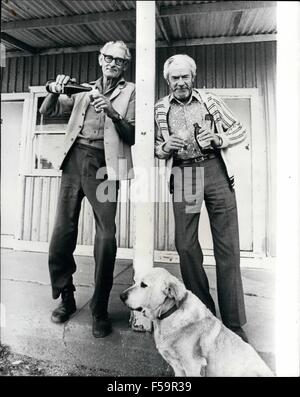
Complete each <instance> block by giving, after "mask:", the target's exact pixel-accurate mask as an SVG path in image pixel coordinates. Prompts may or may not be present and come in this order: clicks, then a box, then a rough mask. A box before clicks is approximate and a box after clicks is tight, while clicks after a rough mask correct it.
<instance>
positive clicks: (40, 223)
mask: <svg viewBox="0 0 300 397" xmlns="http://www.w3.org/2000/svg"><path fill="white" fill-rule="evenodd" d="M175 53H186V54H188V55H190V56H192V57H193V58H194V59H195V61H196V63H197V66H198V70H197V77H196V86H197V87H199V88H201V87H205V88H258V89H259V93H260V95H262V98H263V104H264V109H263V111H264V120H266V136H267V148H268V153H267V156H268V157H269V159H268V167H269V173H268V183H269V185H270V186H271V188H269V205H268V206H267V207H268V210H267V211H268V213H267V215H266V216H267V224H268V229H269V230H268V237H269V239H268V240H269V241H271V243H269V244H271V245H270V246H269V247H267V251H268V252H271V253H272V252H274V247H273V244H274V241H275V239H274V237H273V235H272V234H273V230H274V229H275V227H274V219H273V216H271V214H272V213H273V209H274V206H275V202H274V200H273V199H272V200H271V197H272V196H273V194H272V189H274V178H275V174H274V169H275V148H276V145H275V139H276V135H275V119H276V117H275V116H276V113H275V82H276V71H275V68H276V42H259V43H245V44H224V45H209V46H193V47H190V46H187V47H175V48H158V49H157V56H156V70H157V74H156V96H157V97H161V96H163V95H165V94H166V93H167V86H166V84H165V82H164V80H163V76H162V70H163V63H164V61H165V60H166V59H167V58H168V57H169V56H171V55H173V54H175ZM133 55H134V53H133ZM97 56H98V53H97V52H91V53H75V54H59V55H43V56H34V57H18V58H8V59H7V63H6V68H4V69H3V68H2V76H1V89H2V92H3V93H6V92H27V91H28V87H29V86H37V85H44V84H45V82H46V81H47V80H48V79H51V78H54V77H55V76H56V75H57V74H58V73H65V74H69V75H71V76H72V77H75V78H76V79H77V81H79V82H85V81H92V80H94V79H96V78H97V76H99V74H100V68H99V66H98V63H97ZM133 59H134V56H133ZM134 75H135V70H134V62H132V64H131V67H130V68H129V70H127V71H126V78H127V79H128V80H130V81H134ZM58 184H59V180H57V178H51V177H48V178H47V177H43V178H41V177H28V178H26V189H25V191H26V194H25V202H24V206H25V207H24V213H25V217H24V228H23V238H24V239H25V240H35V241H47V240H48V239H49V234H50V232H51V228H52V224H53V217H54V211H55V209H54V208H53V203H55V197H57V191H58V190H57V189H58ZM159 186H160V187H159V189H160V190H161V192H160V194H165V187H164V186H162V184H161V183H160V184H159ZM123 190H127V187H124V189H123ZM122 194H124V191H123V193H122ZM127 194H128V192H127V191H126V192H125V195H127ZM155 210H156V224H157V226H159V227H156V230H158V233H157V234H156V237H155V247H156V249H159V250H174V249H175V248H174V223H173V216H172V213H171V209H170V207H169V205H168V204H167V203H159V204H156V208H155ZM48 214H49V215H50V216H48ZM130 218H132V208H131V205H130V204H125V203H122V204H120V205H119V209H118V219H117V221H118V222H117V223H118V244H119V246H120V247H131V246H132V223H131V224H130V228H129V229H128V219H130ZM93 222H94V221H93V219H92V213H91V209H90V207H89V205H88V203H86V204H84V206H83V211H82V214H81V218H80V228H79V237H78V238H79V240H78V242H79V243H81V244H88V245H90V244H92V239H93V228H94V224H93Z"/></svg>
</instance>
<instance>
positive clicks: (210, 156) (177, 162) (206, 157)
mask: <svg viewBox="0 0 300 397" xmlns="http://www.w3.org/2000/svg"><path fill="white" fill-rule="evenodd" d="M215 157H217V155H216V154H215V153H206V154H203V155H202V156H199V157H195V158H193V159H174V161H173V165H191V164H197V163H201V162H203V161H205V160H210V159H214V158H215Z"/></svg>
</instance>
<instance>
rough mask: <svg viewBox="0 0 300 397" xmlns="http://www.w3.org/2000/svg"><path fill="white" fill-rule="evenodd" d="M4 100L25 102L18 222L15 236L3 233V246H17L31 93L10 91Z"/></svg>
mask: <svg viewBox="0 0 300 397" xmlns="http://www.w3.org/2000/svg"><path fill="white" fill-rule="evenodd" d="M3 102H23V115H22V124H21V133H20V151H19V166H18V179H17V186H16V194H17V200H18V205H17V213H18V215H17V222H16V225H15V234H14V237H10V236H5V235H3V236H2V235H1V247H2V246H3V247H5V248H15V247H16V242H17V240H20V239H21V235H22V230H21V228H22V217H23V198H24V193H25V192H24V188H25V169H26V153H25V152H26V142H27V139H28V134H27V130H28V116H29V115H30V94H29V93H23V92H20V93H9V94H1V103H3Z"/></svg>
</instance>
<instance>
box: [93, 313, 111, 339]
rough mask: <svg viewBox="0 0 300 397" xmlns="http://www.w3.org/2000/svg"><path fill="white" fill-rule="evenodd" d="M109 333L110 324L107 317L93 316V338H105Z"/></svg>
mask: <svg viewBox="0 0 300 397" xmlns="http://www.w3.org/2000/svg"><path fill="white" fill-rule="evenodd" d="M111 331H112V328H111V322H110V319H109V318H108V316H107V315H105V316H100V317H99V316H95V315H94V316H93V336H94V337H95V338H105V336H107V335H109V334H110V333H111Z"/></svg>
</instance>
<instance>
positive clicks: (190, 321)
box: [120, 267, 274, 377]
mask: <svg viewBox="0 0 300 397" xmlns="http://www.w3.org/2000/svg"><path fill="white" fill-rule="evenodd" d="M120 298H121V300H122V301H123V302H124V303H125V304H126V305H127V306H128V307H129V308H130V309H131V310H137V311H141V312H142V313H143V314H144V316H146V317H148V318H149V319H151V320H152V321H153V326H154V340H155V344H156V347H157V349H158V351H159V353H160V354H161V355H162V357H163V358H164V359H165V360H166V361H167V363H168V364H169V365H170V366H171V367H172V368H173V370H174V374H175V376H198V377H200V376H206V377H259V376H260V377H269V376H274V375H273V373H272V372H271V370H270V369H269V368H268V367H267V365H266V364H265V363H264V361H263V360H262V359H261V358H260V356H259V355H258V354H257V353H256V351H255V350H254V348H253V347H252V346H251V345H250V344H248V343H246V342H244V341H243V340H242V339H241V338H240V337H239V336H238V335H236V334H235V333H234V332H232V331H231V330H229V329H228V328H226V327H225V326H224V325H223V324H222V322H221V321H220V320H219V319H218V318H217V317H215V316H214V315H213V314H212V313H211V311H210V310H209V309H208V308H207V307H206V306H205V305H204V304H203V303H202V302H201V300H200V299H199V298H197V297H196V295H194V294H193V293H192V292H191V291H189V290H187V289H186V288H185V286H184V284H183V283H182V282H181V281H179V280H178V279H177V278H176V277H174V276H173V275H171V274H170V273H169V272H168V271H167V270H165V269H163V268H157V267H156V268H153V269H151V271H149V272H148V273H147V274H145V275H143V277H141V278H140V279H139V280H137V281H136V283H135V284H134V285H133V286H131V287H129V288H128V289H126V290H125V291H123V292H122V293H121V295H120Z"/></svg>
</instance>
